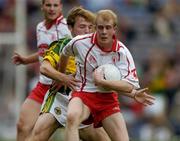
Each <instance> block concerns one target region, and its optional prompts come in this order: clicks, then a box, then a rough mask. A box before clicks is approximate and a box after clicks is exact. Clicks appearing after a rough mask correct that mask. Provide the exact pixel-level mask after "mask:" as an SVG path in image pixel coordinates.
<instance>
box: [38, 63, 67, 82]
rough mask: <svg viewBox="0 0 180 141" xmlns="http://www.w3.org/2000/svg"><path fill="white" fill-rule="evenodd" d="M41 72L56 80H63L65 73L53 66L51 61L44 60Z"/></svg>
mask: <svg viewBox="0 0 180 141" xmlns="http://www.w3.org/2000/svg"><path fill="white" fill-rule="evenodd" d="M40 73H42V74H44V75H45V76H47V77H49V78H51V79H54V80H56V81H60V82H62V81H63V78H64V74H63V73H61V72H59V71H57V70H56V69H55V68H53V67H52V65H51V64H50V62H49V61H47V60H44V61H43V62H42V64H41V66H40Z"/></svg>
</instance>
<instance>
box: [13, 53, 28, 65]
mask: <svg viewBox="0 0 180 141" xmlns="http://www.w3.org/2000/svg"><path fill="white" fill-rule="evenodd" d="M12 62H13V64H15V65H20V64H26V58H25V57H23V56H21V55H20V54H18V53H17V52H14V55H13V56H12Z"/></svg>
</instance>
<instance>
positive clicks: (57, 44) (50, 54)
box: [43, 37, 76, 74]
mask: <svg viewBox="0 0 180 141" xmlns="http://www.w3.org/2000/svg"><path fill="white" fill-rule="evenodd" d="M70 40H71V39H70V38H68V37H65V38H62V39H59V40H58V41H54V42H52V43H51V44H50V47H49V49H48V50H47V51H46V52H45V55H44V57H43V60H48V61H49V62H50V63H51V65H52V66H53V67H54V68H55V69H58V62H59V60H60V55H61V52H62V50H63V48H64V46H65V45H66V44H67V43H69V41H70ZM75 72H76V66H75V58H74V57H70V58H69V61H68V64H67V68H66V73H67V74H74V73H75Z"/></svg>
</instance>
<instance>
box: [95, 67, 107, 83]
mask: <svg viewBox="0 0 180 141" xmlns="http://www.w3.org/2000/svg"><path fill="white" fill-rule="evenodd" d="M93 78H94V83H95V84H96V85H100V84H101V82H102V80H105V79H104V69H102V70H101V71H97V70H96V69H95V70H94V72H93Z"/></svg>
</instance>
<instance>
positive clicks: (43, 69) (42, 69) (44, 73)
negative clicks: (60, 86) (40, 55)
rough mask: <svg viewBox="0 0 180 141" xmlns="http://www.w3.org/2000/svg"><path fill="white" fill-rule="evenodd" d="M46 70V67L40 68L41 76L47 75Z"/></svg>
mask: <svg viewBox="0 0 180 141" xmlns="http://www.w3.org/2000/svg"><path fill="white" fill-rule="evenodd" d="M47 72H48V69H47V67H46V66H44V65H43V64H42V65H41V66H40V73H41V74H43V75H47V74H48V73H47Z"/></svg>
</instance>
